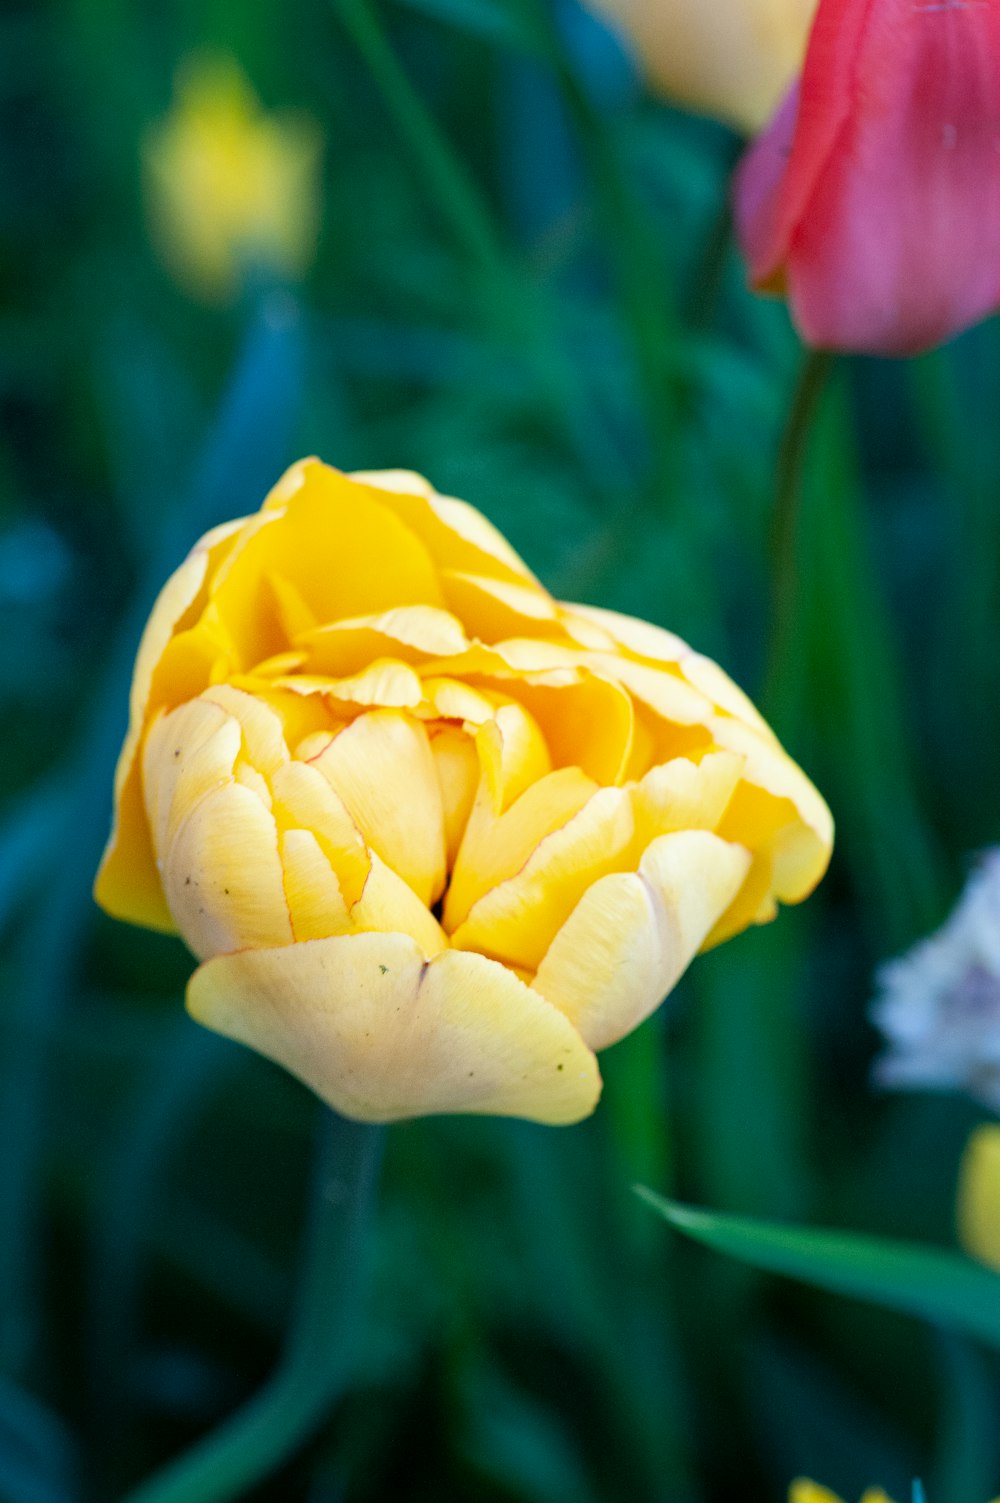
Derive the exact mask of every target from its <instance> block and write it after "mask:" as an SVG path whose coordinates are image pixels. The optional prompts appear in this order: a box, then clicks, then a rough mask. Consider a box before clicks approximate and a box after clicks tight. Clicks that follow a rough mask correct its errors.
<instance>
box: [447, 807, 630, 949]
mask: <svg viewBox="0 0 1000 1503" xmlns="http://www.w3.org/2000/svg"><path fill="white" fill-rule="evenodd" d="M634 828H635V826H634V823H633V820H632V802H631V798H630V796H629V794H628V793H627V792H626V790H625V789H623V788H602V789H600V790H599V792H597V793H595V794H594V796H593V798H591V799H590V800H589V801H588V802H587V803H586V804H585V805H584V806H583V808H582V809H581V810H580V811H579V813H578V814H576V815H574V816H573V818H572V819H570V820H569V821H568V823H566V824H565V825H563V826H562V828H560V829H558V830H554V831H553V832H552V833H551V834H550V835H548V836H546V837H545V839H543V840H542V841H541V843H540V844H539V845H538V846H537V848H536V849H535V850H534V851H532V853H531V855H530V856H529V858H528V860H527V861H526V862H525V864H524V866H523V868H522V869H521V870H520V871H518V872H517V873H516V874H515V875H513V876H512V877H510V878H509V879H508V880H507V881H506V882H501V883H499V884H498V885H497V886H495V887H493V888H491V889H490V891H488V892H487V893H485V894H484V895H483V897H481V898H480V899H479V900H478V901H477V902H475V903H473V905H472V907H471V908H470V910H469V913H468V917H467V918H466V920H465V922H464V923H463V924H462V925H461V926H460V927H459V928H458V929H457V930H455V932H454V933H453V935H452V943H453V944H454V945H455V946H456V948H458V949H473V950H479V951H481V952H483V953H484V954H488V955H494V956H496V958H497V959H499V960H503V961H506V962H509V963H510V964H512V965H517V966H521V967H523V968H524V969H525V970H529V971H533V970H534V969H535V967H536V966H537V965H538V964H539V962H540V961H541V959H542V956H543V955H544V954H545V952H546V950H547V949H548V948H549V945H550V944H551V942H552V938H553V936H554V935H555V934H556V932H557V930H558V929H560V928H561V927H562V925H563V924H564V923H565V922H566V920H567V918H568V917H569V915H570V914H571V913H572V911H573V909H574V908H575V907H576V905H577V903H578V902H579V900H580V898H581V897H582V895H583V893H584V892H585V891H586V889H587V888H588V887H589V886H590V885H591V884H592V883H593V882H596V881H598V879H599V878H601V877H603V876H605V875H606V874H607V873H608V872H611V871H620V870H621V869H622V867H623V866H625V865H626V864H627V859H628V852H629V850H630V847H631V845H632V836H633V833H634Z"/></svg>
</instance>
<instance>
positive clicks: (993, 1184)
mask: <svg viewBox="0 0 1000 1503" xmlns="http://www.w3.org/2000/svg"><path fill="white" fill-rule="evenodd" d="M957 1220H958V1238H959V1241H960V1242H961V1244H962V1246H963V1247H964V1248H965V1250H966V1252H967V1253H969V1254H970V1255H971V1256H972V1257H973V1258H978V1259H979V1261H980V1262H981V1263H985V1264H986V1265H987V1266H988V1267H989V1268H995V1269H996V1270H997V1272H1000V1126H993V1125H987V1126H984V1127H977V1128H976V1130H975V1132H974V1133H973V1134H972V1136H971V1137H970V1138H969V1141H968V1143H967V1144H966V1146H965V1152H964V1154H963V1155H962V1165H961V1168H960V1170H959V1176H958V1215H957Z"/></svg>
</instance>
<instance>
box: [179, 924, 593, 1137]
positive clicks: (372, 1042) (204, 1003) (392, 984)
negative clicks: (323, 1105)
mask: <svg viewBox="0 0 1000 1503" xmlns="http://www.w3.org/2000/svg"><path fill="white" fill-rule="evenodd" d="M188 1007H189V1009H190V1011H191V1013H192V1014H193V1016H194V1017H196V1018H197V1019H198V1020H199V1021H200V1022H203V1023H205V1024H207V1025H208V1026H209V1027H210V1028H214V1029H216V1030H217V1031H218V1032H220V1033H224V1034H226V1035H228V1036H229V1037H231V1038H235V1039H238V1040H240V1041H241V1042H243V1043H246V1044H249V1045H250V1046H251V1047H252V1048H254V1049H256V1050H258V1051H259V1052H260V1053H261V1054H264V1055H266V1056H268V1057H269V1058H271V1059H274V1060H276V1061H277V1062H278V1063H279V1064H282V1065H284V1066H285V1068H286V1069H288V1070H291V1071H292V1073H293V1074H295V1075H297V1076H298V1077H299V1078H300V1079H301V1080H303V1081H304V1082H305V1083H306V1084H307V1085H308V1086H310V1087H311V1088H312V1090H314V1091H315V1092H316V1093H317V1095H319V1096H320V1097H322V1098H323V1100H325V1101H327V1102H329V1104H330V1105H331V1106H333V1107H334V1108H335V1109H336V1110H337V1111H339V1112H342V1113H343V1114H344V1115H345V1116H349V1117H354V1118H356V1119H358V1120H360V1121H365V1122H391V1121H395V1120H398V1119H400V1118H406V1117H416V1116H425V1115H429V1114H434V1113H443V1112H463V1113H468V1112H477V1113H486V1114H489V1115H498V1116H513V1117H527V1118H529V1119H531V1120H534V1121H538V1122H546V1123H552V1124H563V1123H570V1122H576V1121H579V1120H580V1119H581V1118H582V1117H586V1116H588V1115H589V1113H590V1112H592V1111H593V1109H594V1107H595V1105H596V1103H597V1098H598V1095H599V1093H600V1076H599V1075H598V1071H597V1062H596V1060H595V1059H594V1056H593V1054H592V1053H591V1052H590V1051H589V1050H588V1049H587V1048H586V1046H585V1045H584V1043H583V1042H582V1040H581V1039H580V1036H579V1034H577V1032H576V1031H575V1029H574V1028H573V1027H572V1026H571V1025H570V1024H569V1023H568V1022H567V1020H566V1019H565V1018H564V1017H563V1016H562V1014H561V1013H560V1012H559V1011H558V1010H557V1009H556V1008H554V1007H552V1006H550V1005H549V1004H548V1003H547V1002H545V1001H544V999H543V998H541V997H539V996H538V995H537V993H534V992H532V991H530V990H529V988H528V987H526V986H525V985H524V984H523V983H522V982H521V981H519V980H518V979H517V977H516V976H514V975H513V974H512V973H511V972H510V971H508V970H507V969H505V967H503V966H500V965H496V964H495V963H494V962H492V961H490V960H486V959H484V958H483V957H482V956H479V955H461V954H458V953H456V952H455V951H450V950H449V951H445V952H444V953H443V954H441V955H439V956H437V957H436V958H435V959H434V960H432V961H430V963H425V961H424V959H423V956H422V955H421V953H420V950H419V948H418V946H417V945H416V944H414V942H413V941H412V940H411V939H408V938H407V937H405V936H404V935H400V934H359V935H352V936H349V937H346V938H334V939H323V940H313V941H310V942H307V943H305V944H296V945H291V946H288V947H286V948H283V949H278V950H274V949H271V950H255V951H244V952H242V953H240V954H237V955H220V956H218V957H216V959H214V960H210V961H209V962H208V963H207V964H205V965H203V966H201V968H200V969H199V970H198V971H197V972H196V973H195V975H194V976H193V977H192V979H191V983H190V985H189V987H188Z"/></svg>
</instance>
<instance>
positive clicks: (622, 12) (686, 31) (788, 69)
mask: <svg viewBox="0 0 1000 1503" xmlns="http://www.w3.org/2000/svg"><path fill="white" fill-rule="evenodd" d="M591 3H592V5H593V7H594V8H595V9H596V10H599V11H602V12H603V13H604V14H605V16H607V17H609V18H610V19H611V20H612V21H613V22H615V23H617V25H618V26H619V27H620V28H621V30H622V31H623V32H624V33H625V34H626V35H627V36H628V37H630V38H631V39H632V41H633V42H634V44H635V47H636V49H637V51H638V53H639V56H640V58H641V60H642V62H643V64H644V66H645V68H646V71H647V72H648V73H649V76H650V78H651V79H652V81H653V83H654V85H655V86H656V87H657V88H659V89H661V90H662V91H663V93H664V94H666V95H667V96H668V97H669V98H671V99H674V100H676V101H677V103H678V104H683V105H686V106H688V107H689V108H691V109H694V110H698V111H699V112H700V113H703V114H706V115H711V116H713V117H714V118H716V119H719V120H724V121H725V122H726V123H727V124H729V125H735V126H736V127H737V128H738V129H739V130H742V131H744V132H746V133H748V134H751V133H753V132H755V131H758V130H759V129H760V128H761V126H763V125H765V124H766V122H767V121H768V120H769V119H770V117H771V115H772V114H773V113H774V111H775V110H776V109H777V107H778V105H779V104H780V103H781V100H782V97H783V95H784V94H785V92H786V90H787V89H788V88H789V86H790V85H791V83H792V80H793V79H794V77H795V75H796V73H797V72H798V70H799V69H800V67H801V66H802V60H803V58H804V56H805V50H806V39H807V37H808V35H809V27H810V26H811V24H812V19H813V16H814V14H815V11H816V5H817V3H818V0H591Z"/></svg>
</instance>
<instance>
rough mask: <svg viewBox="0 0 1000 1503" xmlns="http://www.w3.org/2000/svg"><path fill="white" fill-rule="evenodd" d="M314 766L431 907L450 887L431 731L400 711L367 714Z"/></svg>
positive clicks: (365, 833) (369, 839) (378, 848)
mask: <svg viewBox="0 0 1000 1503" xmlns="http://www.w3.org/2000/svg"><path fill="white" fill-rule="evenodd" d="M311 765H312V766H313V767H315V768H316V770H317V771H318V772H320V773H322V774H323V776H324V777H325V778H326V780H327V781H328V782H329V784H330V786H331V787H332V788H333V789H334V790H335V792H336V793H338V794H339V796H340V797H341V798H342V799H343V801H344V804H345V805H346V807H347V808H348V809H349V811H350V813H351V817H352V818H353V820H354V822H355V824H356V825H357V826H358V828H359V829H360V831H361V833H362V835H363V836H364V838H365V840H366V842H367V843H368V845H369V846H370V847H371V848H372V850H373V851H376V852H377V853H378V854H379V855H380V856H381V857H382V860H383V861H384V862H385V863H386V865H387V866H391V867H392V869H393V871H396V872H398V873H399V875H400V876H401V877H402V878H403V880H404V881H405V882H408V883H409V884H410V886H411V887H412V888H413V891H414V892H415V893H416V894H417V896H418V898H419V899H420V901H421V902H422V903H424V904H426V905H427V907H428V908H429V907H430V906H431V904H432V903H434V902H435V901H436V900H437V898H438V897H439V896H440V894H441V891H442V889H443V887H444V882H445V846H444V811H443V810H442V807H441V792H440V787H439V784H438V779H437V772H436V770H435V767H434V758H433V756H432V754H431V749H430V743H429V741H428V739H427V732H426V730H425V729H424V727H423V725H422V724H421V723H420V722H419V721H416V720H414V719H412V717H410V716H407V715H404V714H401V713H400V712H399V711H398V710H372V711H370V712H369V713H368V714H367V715H360V716H359V717H358V719H357V720H355V721H352V723H351V724H350V725H348V726H346V727H345V728H344V730H342V731H341V732H340V733H339V734H338V735H336V736H334V737H333V739H332V740H331V741H330V742H328V744H327V746H326V747H325V748H324V750H323V751H322V752H320V753H319V755H318V756H315V757H313V758H312V759H311Z"/></svg>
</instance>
